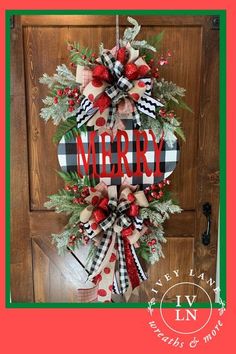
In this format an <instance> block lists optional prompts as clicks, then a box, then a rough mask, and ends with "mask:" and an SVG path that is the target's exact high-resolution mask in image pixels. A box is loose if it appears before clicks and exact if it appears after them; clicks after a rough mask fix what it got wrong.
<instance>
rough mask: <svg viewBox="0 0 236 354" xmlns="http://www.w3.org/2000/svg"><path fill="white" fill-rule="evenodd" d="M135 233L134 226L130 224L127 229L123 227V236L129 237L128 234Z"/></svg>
mask: <svg viewBox="0 0 236 354" xmlns="http://www.w3.org/2000/svg"><path fill="white" fill-rule="evenodd" d="M132 234H133V229H132V226H129V227H127V228H126V229H123V230H122V231H121V235H122V236H123V237H128V236H131V235H132Z"/></svg>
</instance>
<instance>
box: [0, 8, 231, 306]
mask: <svg viewBox="0 0 236 354" xmlns="http://www.w3.org/2000/svg"><path fill="white" fill-rule="evenodd" d="M115 14H121V15H149V16H150V15H151V16H157V15H158V16H178V15H181V16H189V15H192V16H219V19H220V30H219V31H220V240H219V244H220V289H221V292H220V297H221V299H222V300H223V301H224V302H226V10H156V9H154V10H132V9H131V10H6V11H5V28H6V55H5V58H6V68H5V69H6V83H5V88H6V100H5V102H6V128H5V136H6V145H5V148H6V154H5V158H6V164H5V167H6V172H5V177H6V200H5V206H6V264H5V266H6V292H5V298H6V308H52V309H53V308H103V309H104V308H147V303H106V304H103V303H62V302H59V303H53V302H52V303H26V302H25V303H22V302H11V293H10V208H11V205H10V103H11V101H10V65H9V63H10V18H11V16H13V15H115ZM155 307H158V304H157V305H155ZM163 307H165V308H174V307H175V304H172V303H165V304H163ZM183 307H185V305H184V304H183ZM195 307H196V308H208V307H209V304H208V303H196V304H195ZM212 307H213V308H220V307H221V305H220V304H219V303H213V304H212Z"/></svg>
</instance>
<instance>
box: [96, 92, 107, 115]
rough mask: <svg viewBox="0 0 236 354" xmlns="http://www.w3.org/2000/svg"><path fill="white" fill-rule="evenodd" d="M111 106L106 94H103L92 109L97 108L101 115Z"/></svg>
mask: <svg viewBox="0 0 236 354" xmlns="http://www.w3.org/2000/svg"><path fill="white" fill-rule="evenodd" d="M110 104H111V99H110V97H109V96H107V94H106V93H105V92H104V93H102V94H101V96H100V97H99V98H98V99H97V101H96V102H95V103H94V105H93V106H94V107H97V108H98V109H99V112H100V113H102V112H104V111H105V109H106V108H108V107H109V106H110Z"/></svg>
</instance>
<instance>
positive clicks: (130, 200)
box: [127, 193, 135, 203]
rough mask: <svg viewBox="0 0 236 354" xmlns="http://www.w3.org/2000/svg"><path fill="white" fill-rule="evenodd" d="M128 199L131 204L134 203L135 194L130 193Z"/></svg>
mask: <svg viewBox="0 0 236 354" xmlns="http://www.w3.org/2000/svg"><path fill="white" fill-rule="evenodd" d="M127 199H128V201H129V202H130V203H133V202H134V201H135V196H134V194H133V193H129V194H128V197H127Z"/></svg>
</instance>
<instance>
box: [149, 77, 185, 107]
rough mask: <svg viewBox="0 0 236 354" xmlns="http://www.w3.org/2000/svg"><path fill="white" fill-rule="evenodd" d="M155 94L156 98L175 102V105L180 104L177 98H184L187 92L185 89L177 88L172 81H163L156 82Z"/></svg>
mask: <svg viewBox="0 0 236 354" xmlns="http://www.w3.org/2000/svg"><path fill="white" fill-rule="evenodd" d="M154 92H155V96H157V97H159V98H160V99H164V100H165V101H170V100H172V101H174V102H175V103H177V104H178V103H179V101H178V98H176V96H177V97H184V96H185V92H186V90H185V89H184V88H183V87H180V86H177V85H176V84H174V83H173V82H172V81H170V82H169V81H165V80H164V79H161V80H160V81H157V80H155V81H154Z"/></svg>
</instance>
